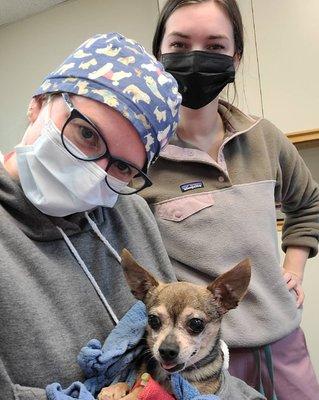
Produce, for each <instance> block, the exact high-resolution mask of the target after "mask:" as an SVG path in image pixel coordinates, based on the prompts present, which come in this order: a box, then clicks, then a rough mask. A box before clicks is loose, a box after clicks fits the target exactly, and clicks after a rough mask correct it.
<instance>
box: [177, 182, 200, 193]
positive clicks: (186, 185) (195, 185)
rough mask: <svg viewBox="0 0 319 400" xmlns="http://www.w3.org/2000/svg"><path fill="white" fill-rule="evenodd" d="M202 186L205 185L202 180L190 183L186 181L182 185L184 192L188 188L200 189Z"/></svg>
mask: <svg viewBox="0 0 319 400" xmlns="http://www.w3.org/2000/svg"><path fill="white" fill-rule="evenodd" d="M202 187H204V184H203V182H202V181H198V182H189V183H184V184H183V185H180V188H181V191H182V192H187V191H188V190H194V189H200V188H202Z"/></svg>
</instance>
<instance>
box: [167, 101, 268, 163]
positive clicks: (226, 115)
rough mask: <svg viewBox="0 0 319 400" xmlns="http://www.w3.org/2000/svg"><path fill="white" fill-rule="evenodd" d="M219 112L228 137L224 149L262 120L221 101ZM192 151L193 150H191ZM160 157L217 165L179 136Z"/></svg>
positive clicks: (175, 137)
mask: <svg viewBox="0 0 319 400" xmlns="http://www.w3.org/2000/svg"><path fill="white" fill-rule="evenodd" d="M218 112H219V114H220V115H221V117H222V119H223V121H224V122H225V125H226V132H227V136H226V137H225V141H224V143H223V144H222V147H223V146H224V145H225V143H227V142H228V141H229V140H231V139H232V138H234V137H235V136H238V135H241V134H243V133H246V132H249V131H250V130H251V129H253V128H254V127H255V126H256V125H257V124H258V123H259V122H260V120H261V118H258V117H253V116H250V115H247V114H245V113H243V112H242V111H240V110H239V109H238V108H237V107H235V106H233V105H231V104H229V103H227V102H226V101H223V100H219V104H218ZM189 149H192V150H189ZM160 156H161V157H162V158H167V159H176V160H188V159H189V161H201V162H206V163H208V164H212V163H213V164H215V162H214V161H213V160H212V158H211V157H210V156H209V155H208V154H206V153H205V152H203V151H202V150H200V149H198V148H196V146H194V145H193V144H190V143H186V142H184V141H183V140H182V139H180V138H179V137H178V136H177V135H175V136H174V138H173V139H172V140H171V141H170V143H169V145H168V146H166V147H165V149H164V150H162V151H161V153H160Z"/></svg>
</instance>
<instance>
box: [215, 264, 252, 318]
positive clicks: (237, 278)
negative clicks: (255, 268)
mask: <svg viewBox="0 0 319 400" xmlns="http://www.w3.org/2000/svg"><path fill="white" fill-rule="evenodd" d="M250 276H251V265H250V261H249V259H246V260H244V261H242V262H240V263H239V264H237V265H236V266H235V267H234V268H232V269H231V270H229V271H227V272H225V273H224V274H222V275H220V276H219V277H218V278H216V279H215V280H214V281H213V282H212V283H211V284H209V285H208V286H207V289H208V290H209V291H210V292H212V294H213V296H214V298H215V300H216V301H217V303H218V307H219V311H220V313H221V314H225V313H226V312H227V311H229V310H231V309H232V308H236V307H237V305H238V303H239V302H240V300H241V299H242V298H243V297H244V296H245V294H246V292H247V288H248V285H249V281H250Z"/></svg>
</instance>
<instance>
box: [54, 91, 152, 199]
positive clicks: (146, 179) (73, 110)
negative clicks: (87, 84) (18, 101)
mask: <svg viewBox="0 0 319 400" xmlns="http://www.w3.org/2000/svg"><path fill="white" fill-rule="evenodd" d="M61 95H62V98H63V100H64V101H65V104H66V105H67V107H68V109H69V111H70V116H69V117H68V119H67V120H66V121H65V123H64V125H63V127H62V129H61V140H62V144H63V146H64V148H65V149H66V150H67V151H68V152H69V153H70V154H71V155H72V156H73V157H75V158H77V159H78V160H82V161H98V160H102V159H103V158H106V159H107V160H108V164H107V167H106V169H105V172H106V173H107V171H108V170H109V169H110V167H111V166H112V164H114V162H117V161H120V162H122V163H124V164H127V165H128V166H129V167H131V168H134V169H136V170H137V171H138V172H139V174H141V175H142V176H143V178H144V182H145V183H144V185H143V186H142V187H141V188H140V189H136V190H135V191H133V192H130V193H122V192H118V191H117V190H115V189H113V188H112V187H111V186H110V185H109V183H108V181H107V177H105V182H106V184H107V186H108V187H109V188H110V189H111V190H113V191H114V192H115V193H118V194H121V195H131V194H135V193H138V192H140V191H141V190H143V189H145V188H147V187H150V186H152V184H153V183H152V181H151V180H150V178H149V177H148V176H147V175H146V173H145V172H144V171H146V169H147V167H146V163H145V166H144V167H143V169H140V168H138V167H137V166H135V165H134V164H131V163H129V162H128V161H126V160H123V159H122V158H119V157H113V156H112V154H111V153H110V151H109V149H108V147H107V143H106V141H105V139H104V138H103V136H102V135H101V133H100V132H99V129H98V128H97V127H96V126H95V124H94V123H93V122H92V121H91V120H90V119H89V118H88V117H86V116H85V115H83V114H82V113H81V112H80V111H79V110H77V109H76V108H75V107H74V105H73V103H72V101H71V99H70V96H69V94H68V93H66V92H63V93H61ZM75 118H80V119H82V120H84V121H85V122H87V123H88V124H89V125H91V126H92V128H93V129H94V130H95V131H96V133H97V134H98V135H99V137H100V139H101V140H102V142H103V143H104V145H105V153H104V154H102V155H101V156H98V157H95V158H89V159H85V158H82V157H79V156H76V155H75V154H73V153H71V152H70V150H69V149H68V146H67V145H66V144H65V141H64V129H65V127H66V126H67V125H68V123H69V122H70V121H72V120H73V119H75ZM143 170H144V171H143ZM128 184H129V183H128Z"/></svg>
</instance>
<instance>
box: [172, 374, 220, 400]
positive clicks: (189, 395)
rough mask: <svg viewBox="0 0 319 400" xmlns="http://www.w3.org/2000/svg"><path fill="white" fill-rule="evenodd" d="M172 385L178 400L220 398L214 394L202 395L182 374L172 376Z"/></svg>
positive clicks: (217, 399)
mask: <svg viewBox="0 0 319 400" xmlns="http://www.w3.org/2000/svg"><path fill="white" fill-rule="evenodd" d="M171 385H172V390H173V393H174V396H175V397H176V399H177V400H219V397H218V396H215V395H214V394H200V392H199V391H198V389H196V388H195V387H194V386H192V385H191V384H190V383H189V382H187V380H186V379H184V378H183V377H182V376H181V375H180V374H172V376H171Z"/></svg>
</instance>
